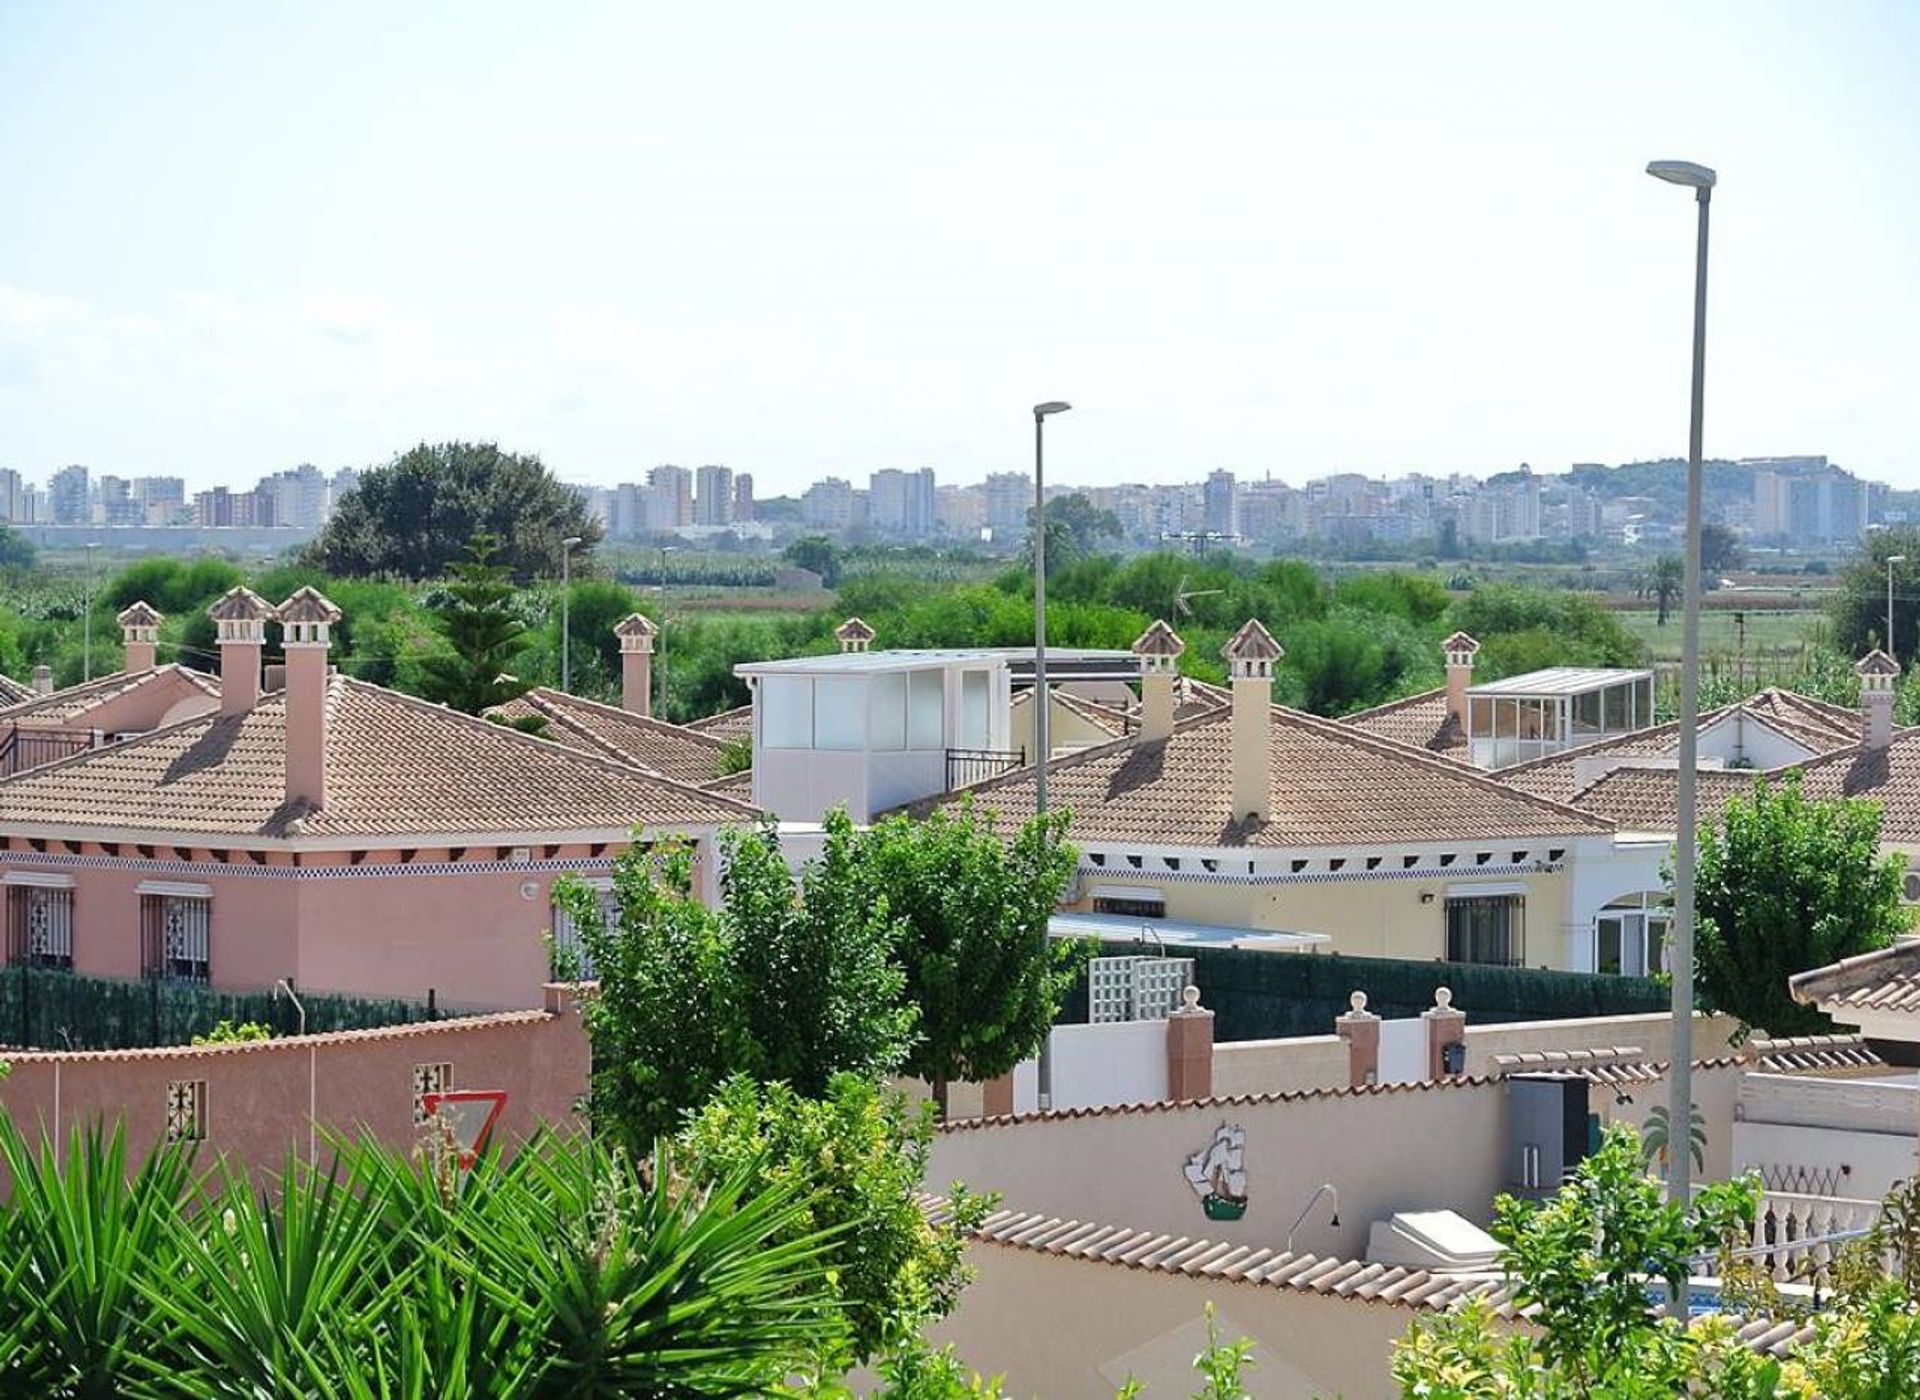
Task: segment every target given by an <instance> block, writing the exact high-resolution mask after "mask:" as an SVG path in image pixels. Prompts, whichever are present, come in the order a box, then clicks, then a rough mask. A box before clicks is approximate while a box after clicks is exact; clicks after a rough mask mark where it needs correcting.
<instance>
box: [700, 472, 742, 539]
mask: <svg viewBox="0 0 1920 1400" xmlns="http://www.w3.org/2000/svg"><path fill="white" fill-rule="evenodd" d="M693 523H694V524H696V525H731V524H733V468H732V467H716V466H706V467H702V468H700V487H699V490H698V492H697V493H696V494H695V495H694V498H693Z"/></svg>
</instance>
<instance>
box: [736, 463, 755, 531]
mask: <svg viewBox="0 0 1920 1400" xmlns="http://www.w3.org/2000/svg"><path fill="white" fill-rule="evenodd" d="M733 518H734V519H735V520H737V521H746V520H751V519H753V473H752V472H736V473H735V474H734V478H733Z"/></svg>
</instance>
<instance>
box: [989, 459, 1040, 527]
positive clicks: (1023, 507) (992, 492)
mask: <svg viewBox="0 0 1920 1400" xmlns="http://www.w3.org/2000/svg"><path fill="white" fill-rule="evenodd" d="M986 492H987V528H988V529H989V530H991V531H993V537H994V538H995V539H996V540H1015V539H1020V538H1023V537H1024V536H1025V535H1026V532H1027V512H1028V511H1030V510H1032V509H1033V478H1032V477H1030V476H1028V475H1027V474H1026V473H1025V472H994V473H992V474H991V475H989V476H988V477H987V483H986Z"/></svg>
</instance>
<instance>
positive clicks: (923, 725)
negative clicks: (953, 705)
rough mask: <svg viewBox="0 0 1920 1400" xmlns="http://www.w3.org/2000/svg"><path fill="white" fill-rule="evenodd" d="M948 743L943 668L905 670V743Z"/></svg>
mask: <svg viewBox="0 0 1920 1400" xmlns="http://www.w3.org/2000/svg"><path fill="white" fill-rule="evenodd" d="M946 746H947V677H946V672H944V671H912V672H909V673H908V690H907V747H908V748H910V749H943V748H945V747H946Z"/></svg>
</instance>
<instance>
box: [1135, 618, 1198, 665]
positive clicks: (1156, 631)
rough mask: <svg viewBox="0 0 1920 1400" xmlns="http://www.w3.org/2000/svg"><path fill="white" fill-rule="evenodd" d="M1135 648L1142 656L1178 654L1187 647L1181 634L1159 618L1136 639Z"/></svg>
mask: <svg viewBox="0 0 1920 1400" xmlns="http://www.w3.org/2000/svg"><path fill="white" fill-rule="evenodd" d="M1133 649H1134V651H1135V652H1137V653H1139V654H1140V655H1141V656H1178V655H1180V653H1181V652H1183V651H1185V650H1186V649H1187V644H1186V643H1185V642H1183V641H1181V640H1180V634H1179V633H1177V632H1175V631H1174V630H1173V629H1172V628H1171V627H1169V626H1167V624H1166V623H1165V622H1164V621H1163V620H1161V619H1159V618H1155V619H1154V622H1153V625H1152V626H1151V627H1149V628H1147V630H1146V631H1144V632H1142V633H1141V634H1140V635H1139V636H1138V637H1136V638H1135V639H1134V642H1133Z"/></svg>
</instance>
